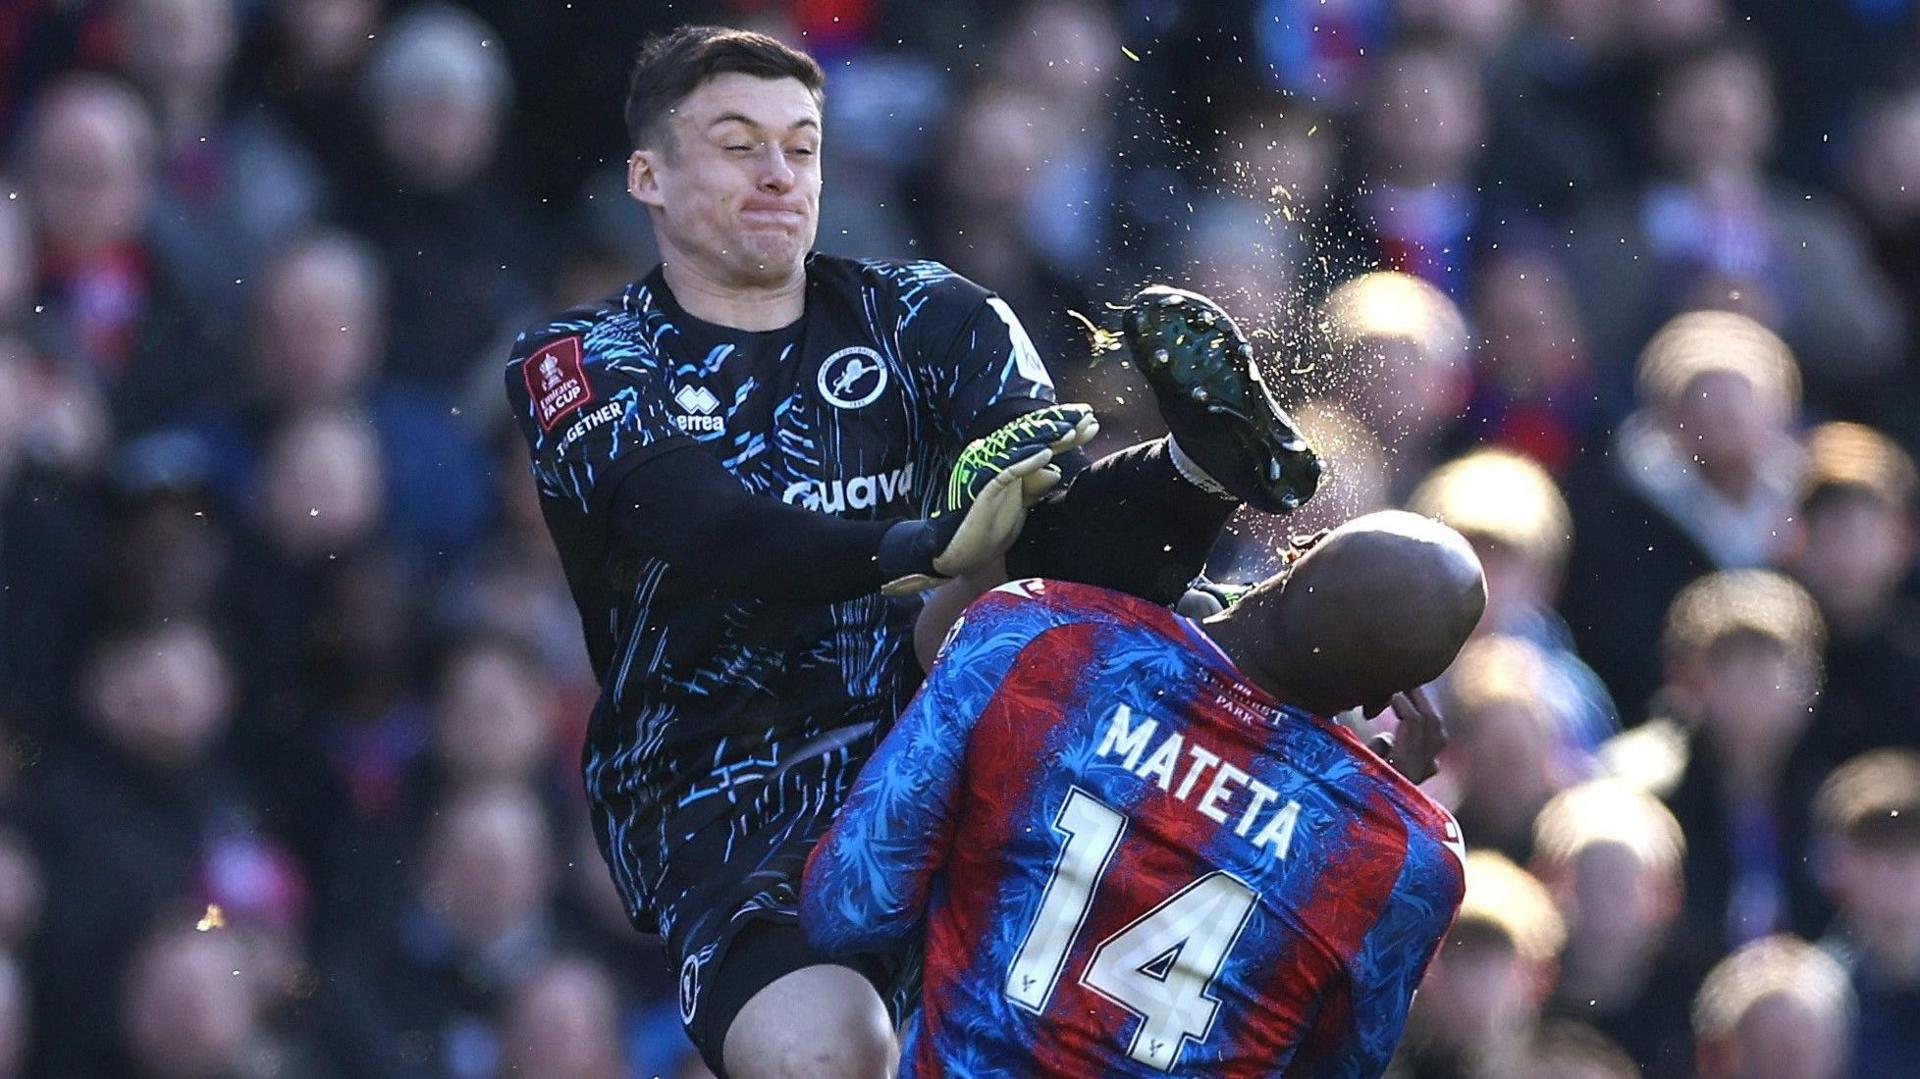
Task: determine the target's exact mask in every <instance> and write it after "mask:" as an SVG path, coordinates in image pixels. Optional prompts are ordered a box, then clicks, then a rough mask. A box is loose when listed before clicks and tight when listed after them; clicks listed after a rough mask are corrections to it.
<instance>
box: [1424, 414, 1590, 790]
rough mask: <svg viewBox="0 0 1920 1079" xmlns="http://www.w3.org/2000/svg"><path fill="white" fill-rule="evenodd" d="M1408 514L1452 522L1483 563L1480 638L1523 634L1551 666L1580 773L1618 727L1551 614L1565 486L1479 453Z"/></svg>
mask: <svg viewBox="0 0 1920 1079" xmlns="http://www.w3.org/2000/svg"><path fill="white" fill-rule="evenodd" d="M1407 508H1408V509H1410V510H1412V511H1413V512H1415V513H1418V514H1422V515H1424V516H1428V517H1438V518H1439V519H1441V520H1442V521H1445V522H1446V523H1447V524H1448V525H1450V526H1452V527H1453V529H1454V530H1455V531H1457V532H1459V533H1460V534H1461V535H1463V536H1465V537H1467V542H1469V543H1471V544H1473V553H1474V554H1476V555H1479V556H1480V565H1481V566H1482V567H1483V568H1485V570H1486V573H1487V610H1486V613H1485V614H1483V615H1481V616H1480V625H1479V627H1478V628H1477V629H1476V630H1475V631H1474V632H1475V633H1477V634H1490V633H1499V634H1505V635H1507V636H1512V637H1519V638H1521V639H1523V640H1525V641H1526V642H1527V643H1529V644H1531V645H1532V646H1533V647H1534V648H1535V649H1537V650H1538V652H1539V655H1540V658H1541V660H1542V661H1544V662H1545V663H1546V665H1547V668H1548V669H1547V670H1546V671H1545V672H1543V682H1542V684H1541V685H1540V686H1539V687H1538V688H1539V690H1540V692H1541V693H1542V694H1543V703H1545V704H1546V705H1547V706H1548V707H1549V708H1550V709H1551V710H1552V712H1553V715H1554V717H1555V719H1556V720H1557V721H1558V723H1557V726H1558V729H1559V741H1560V742H1562V743H1563V744H1564V745H1565V747H1566V749H1567V751H1568V752H1569V753H1571V754H1572V757H1571V759H1569V760H1568V762H1567V764H1568V765H1569V766H1570V767H1572V768H1573V770H1574V771H1575V772H1578V771H1580V770H1582V768H1583V767H1584V763H1585V761H1584V758H1585V757H1586V755H1587V754H1589V753H1591V752H1592V751H1593V750H1594V749H1595V748H1597V747H1598V746H1599V745H1600V743H1601V742H1603V741H1605V740H1606V739H1607V738H1608V737H1610V736H1611V735H1613V734H1614V733H1615V732H1616V731H1618V730H1619V728H1620V720H1619V717H1618V715H1617V714H1616V713H1615V710H1614V707H1613V700H1612V698H1611V697H1609V696H1608V694H1607V687H1606V686H1605V685H1604V684H1602V683H1601V681H1600V679H1599V676H1597V675H1595V674H1594V673H1593V671H1592V669H1591V668H1589V667H1588V666H1587V665H1586V664H1585V663H1582V662H1581V661H1580V656H1579V654H1578V653H1577V652H1576V651H1575V650H1574V646H1573V635H1572V633H1571V632H1569V631H1568V629H1567V624H1566V623H1565V622H1564V621H1562V620H1561V618H1560V616H1559V614H1557V613H1556V612H1555V611H1554V604H1555V603H1557V602H1558V601H1559V599H1560V595H1561V581H1562V575H1563V573H1564V571H1565V568H1566V561H1567V552H1568V550H1569V548H1570V547H1571V544H1572V538H1573V536H1572V532H1573V525H1572V522H1571V520H1570V518H1569V514H1568V511H1567V503H1566V500H1565V499H1564V498H1562V497H1561V495H1560V488H1559V487H1558V486H1557V485H1556V484H1555V483H1554V482H1553V477H1552V476H1549V475H1548V474H1547V472H1546V470H1545V469H1543V468H1541V467H1540V465H1538V464H1537V463H1535V462H1534V461H1533V460H1531V459H1529V458H1527V457H1523V456H1521V455H1519V454H1517V453H1512V452H1510V451H1507V450H1491V449H1489V450H1476V451H1474V452H1472V453H1469V454H1467V455H1466V456H1464V457H1458V458H1455V459H1454V460H1452V461H1449V462H1447V463H1446V464H1444V465H1441V466H1440V467H1439V468H1437V469H1435V470H1434V471H1433V472H1432V473H1430V474H1429V475H1428V476H1427V478H1426V479H1424V480H1422V481H1421V483H1420V486H1418V487H1416V488H1414V491H1413V494H1412V495H1411V496H1410V497H1409V498H1408V499H1407Z"/></svg>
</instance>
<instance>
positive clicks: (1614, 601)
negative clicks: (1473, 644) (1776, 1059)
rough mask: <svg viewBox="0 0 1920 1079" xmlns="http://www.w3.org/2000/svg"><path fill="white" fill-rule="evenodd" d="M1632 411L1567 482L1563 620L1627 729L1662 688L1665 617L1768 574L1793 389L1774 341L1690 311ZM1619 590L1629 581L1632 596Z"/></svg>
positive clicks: (1722, 315) (1763, 332) (1644, 368)
mask: <svg viewBox="0 0 1920 1079" xmlns="http://www.w3.org/2000/svg"><path fill="white" fill-rule="evenodd" d="M1634 384H1635V396H1636V398H1637V400H1638V404H1639V407H1638V408H1637V409H1636V410H1635V412H1634V413H1633V414H1632V415H1630V416H1628V417H1627V418H1626V420H1625V421H1624V422H1622V423H1621V424H1620V426H1619V429H1618V430H1617V431H1616V432H1615V434H1614V436H1613V439H1612V445H1611V446H1610V447H1609V451H1610V452H1607V453H1604V454H1589V455H1588V459H1587V460H1586V461H1585V462H1583V463H1582V465H1581V466H1580V467H1578V468H1576V469H1575V470H1574V472H1573V473H1572V474H1570V475H1569V476H1568V478H1567V484H1566V487H1567V490H1568V491H1569V492H1571V494H1572V498H1571V501H1570V506H1571V508H1572V510H1573V539H1574V543H1573V553H1572V555H1571V557H1570V559H1569V561H1568V565H1567V588H1566V592H1565V595H1564V597H1563V599H1562V602H1561V611H1562V613H1564V614H1565V615H1566V617H1567V624H1568V625H1569V627H1571V628H1572V630H1573V635H1574V639H1575V640H1576V641H1577V642H1579V646H1580V655H1581V656H1582V657H1583V658H1584V659H1586V661H1587V662H1588V663H1590V664H1592V666H1593V669H1594V670H1595V671H1596V672H1598V673H1599V675H1600V678H1601V680H1602V681H1604V682H1605V683H1606V685H1607V688H1608V689H1610V690H1612V691H1613V699H1614V700H1615V701H1616V702H1617V703H1618V704H1619V706H1620V708H1621V711H1622V712H1623V713H1624V715H1625V716H1626V717H1628V719H1629V720H1631V719H1632V718H1634V717H1637V716H1641V715H1645V714H1646V713H1645V711H1644V709H1646V708H1647V706H1648V699H1649V697H1650V696H1651V695H1652V693H1653V691H1654V689H1655V688H1656V687H1657V686H1658V685H1659V682H1660V658H1659V653H1658V648H1657V646H1656V642H1657V641H1658V639H1659V635H1660V625H1661V621H1662V619H1663V618H1664V617H1665V615H1666V610H1667V606H1668V604H1669V603H1671V602H1672V600H1673V597H1674V595H1675V594H1676V593H1678V592H1679V591H1680V589H1681V588H1682V587H1683V586H1685V585H1686V583H1687V582H1689V581H1691V580H1693V579H1694V578H1696V577H1698V576H1700V575H1701V574H1703V573H1707V572H1710V571H1712V570H1716V569H1741V568H1746V567H1752V566H1763V565H1767V564H1769V562H1770V561H1771V560H1772V559H1773V558H1774V557H1775V556H1776V555H1777V554H1778V553H1779V550H1780V548H1781V546H1782V540H1783V537H1785V536H1786V535H1787V532H1788V522H1787V519H1788V518H1789V517H1790V516H1791V515H1792V513H1793V498H1794V493H1795V483H1796V482H1797V479H1798V477H1799V474H1800V449H1799V447H1798V445H1797V444H1796V443H1795V441H1794V437H1793V432H1794V428H1795V426H1796V421H1797V417H1798V412H1799V387H1800V379H1799V372H1798V368H1797V367H1796V366H1795V364H1794V362H1793V355H1792V353H1790V352H1789V351H1788V350H1787V347H1786V345H1785V344H1784V343H1783V342H1781V340H1780V339H1779V338H1778V337H1777V336H1775V335H1774V334H1773V333H1772V332H1770V331H1769V330H1767V329H1766V328H1765V327H1763V326H1761V325H1760V324H1759V323H1757V322H1754V321H1752V320H1751V319H1748V318H1746V317H1744V316H1741V315H1735V314H1731V313H1728V312H1723V311H1697V312H1693V313H1690V314H1686V315H1682V316H1680V317H1679V318H1676V319H1674V320H1673V321H1672V322H1670V323H1668V324H1667V325H1666V326H1665V327H1664V328H1662V329H1661V330H1660V332H1659V333H1657V334H1655V335H1654V336H1653V338H1652V339H1651V340H1650V341H1648V342H1647V346H1646V348H1645V349H1644V350H1643V351H1642V352H1641V354H1640V362H1639V366H1638V368H1637V369H1636V370H1635V373H1634ZM1626 582H1632V584H1631V586H1628V585H1627V584H1626Z"/></svg>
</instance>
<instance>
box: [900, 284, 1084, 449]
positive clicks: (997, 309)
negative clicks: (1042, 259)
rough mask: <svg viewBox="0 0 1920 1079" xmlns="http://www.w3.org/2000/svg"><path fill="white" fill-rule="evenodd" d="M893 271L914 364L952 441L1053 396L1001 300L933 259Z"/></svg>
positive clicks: (1042, 367)
mask: <svg viewBox="0 0 1920 1079" xmlns="http://www.w3.org/2000/svg"><path fill="white" fill-rule="evenodd" d="M897 274H898V276H899V280H900V283H901V286H902V296H901V300H902V304H903V306H904V308H905V310H907V311H908V312H909V316H908V319H907V323H906V325H907V329H908V330H909V331H910V332H911V333H912V334H913V336H914V341H913V347H914V349H915V351H916V353H917V358H918V361H919V363H918V365H917V366H918V367H919V368H920V371H921V375H922V377H923V378H924V379H926V380H928V382H929V383H930V385H929V386H928V390H929V391H930V399H931V400H932V401H933V402H935V403H936V405H937V408H938V411H939V414H940V420H941V422H942V426H943V427H944V433H945V434H946V435H947V436H948V437H949V438H951V439H953V440H954V441H955V443H956V444H958V441H959V440H960V439H963V438H966V437H969V436H970V435H977V434H979V433H980V432H979V431H978V430H976V428H977V427H978V426H979V425H980V423H981V422H982V420H983V419H984V418H986V417H989V416H993V417H1002V418H999V419H995V420H994V421H993V422H1004V419H1003V418H1004V417H1008V416H1011V415H1013V414H1017V413H1019V412H1024V411H1031V410H1032V409H1034V408H1038V407H1041V406H1044V405H1050V404H1052V403H1053V402H1054V399H1055V398H1054V388H1053V376H1052V375H1051V374H1050V373H1048V371H1047V365H1046V363H1045V362H1043V360H1042V358H1041V356H1040V352H1039V350H1038V349H1036V348H1035V347H1034V345H1033V339H1032V338H1031V337H1029V336H1028V335H1027V331H1026V328H1025V327H1024V326H1022V325H1021V324H1020V319H1019V317H1018V316H1017V315H1015V314H1014V313H1013V308H1011V307H1009V306H1008V305H1007V302H1006V301H1005V300H1003V299H1001V298H1000V297H998V296H995V295H994V294H993V293H991V292H989V291H987V290H986V289H984V288H981V287H980V286H979V285H977V284H975V283H973V282H972V281H969V280H967V279H966V278H965V277H962V276H960V275H959V274H957V273H954V272H953V271H952V270H950V269H948V268H947V267H945V266H942V265H941V264H939V263H937V262H915V263H907V264H905V265H903V266H901V267H900V268H899V270H898V271H897ZM1028 402H1031V403H1030V404H1028Z"/></svg>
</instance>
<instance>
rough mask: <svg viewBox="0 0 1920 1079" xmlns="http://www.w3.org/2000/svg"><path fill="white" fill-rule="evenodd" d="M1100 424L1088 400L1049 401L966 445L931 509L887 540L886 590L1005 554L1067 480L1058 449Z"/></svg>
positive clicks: (894, 591)
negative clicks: (1033, 508)
mask: <svg viewBox="0 0 1920 1079" xmlns="http://www.w3.org/2000/svg"><path fill="white" fill-rule="evenodd" d="M1099 429H1100V426H1099V424H1098V422H1096V421H1095V420H1094V418H1093V410H1092V409H1091V408H1089V407H1087V406H1086V405H1050V406H1048V407H1046V408H1042V409H1039V410H1037V411H1034V412H1029V413H1026V414H1025V415H1022V416H1019V417H1016V418H1015V419H1013V420H1011V421H1009V422H1008V423H1006V424H1005V425H1004V426H1002V427H1000V428H999V429H998V430H996V431H994V432H992V433H991V434H987V435H984V436H982V437H980V438H977V439H974V440H973V441H972V442H969V443H967V445H966V447H965V448H964V449H962V450H961V451H960V456H959V458H958V459H957V460H955V462H954V465H953V470H952V471H951V472H950V473H948V476H947V488H946V490H945V491H944V492H942V493H941V496H940V501H939V504H938V505H937V506H936V507H935V508H934V511H933V513H932V514H930V515H928V516H927V517H925V518H923V519H920V520H914V521H901V522H900V523H898V524H896V525H894V526H893V527H892V528H890V529H888V530H887V533H886V535H885V536H883V537H882V538H881V540H880V552H879V560H880V566H881V569H882V570H884V571H885V572H886V573H887V574H888V575H889V580H888V582H887V584H886V585H885V586H884V587H883V588H882V589H881V591H882V592H884V593H886V594H887V595H890V596H897V595H904V594H906V593H909V592H918V591H920V590H922V589H926V588H931V587H933V586H934V585H936V584H939V583H940V581H941V580H942V579H944V578H949V577H954V576H957V575H959V574H961V573H965V572H966V571H968V570H971V569H974V568H977V567H979V566H982V565H985V564H986V563H987V562H990V561H992V560H993V559H995V558H998V557H999V556H1001V555H1002V554H1005V553H1006V551H1007V548H1009V547H1011V546H1012V545H1013V541H1014V539H1015V538H1017V537H1018V536H1019V535H1020V526H1021V525H1022V524H1024V523H1025V521H1026V515H1027V507H1028V506H1030V505H1032V504H1033V503H1034V502H1036V501H1038V500H1039V499H1040V498H1041V497H1042V496H1044V495H1045V494H1046V493H1047V492H1048V491H1049V490H1051V489H1052V488H1053V487H1054V485H1055V484H1058V483H1059V482H1060V470H1059V469H1058V468H1054V467H1052V463H1053V459H1054V456H1055V455H1056V454H1059V453H1065V452H1067V451H1068V450H1071V449H1074V448H1076V447H1078V446H1081V445H1084V444H1085V443H1086V442H1087V441H1088V440H1089V439H1091V438H1092V437H1093V436H1094V434H1095V433H1097V432H1098V431H1099Z"/></svg>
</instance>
